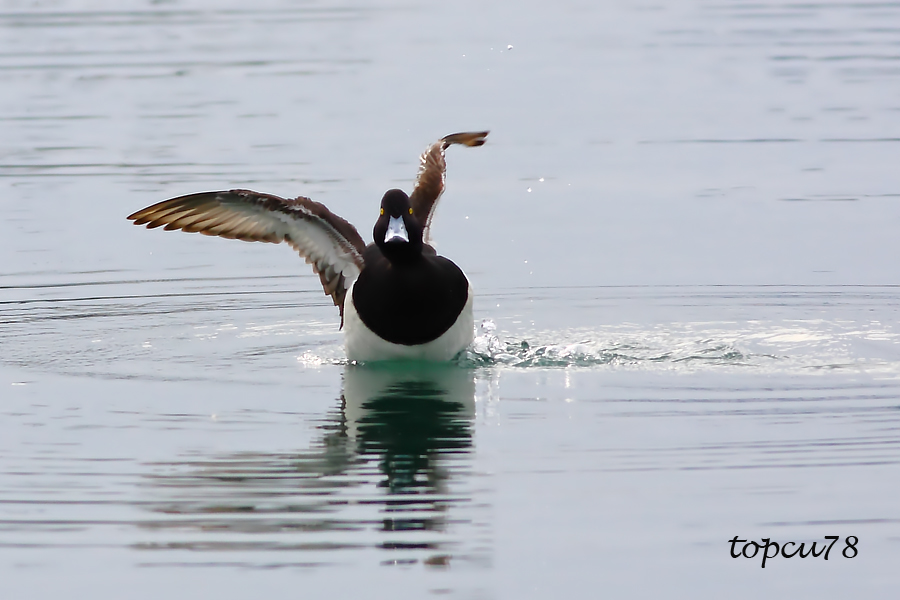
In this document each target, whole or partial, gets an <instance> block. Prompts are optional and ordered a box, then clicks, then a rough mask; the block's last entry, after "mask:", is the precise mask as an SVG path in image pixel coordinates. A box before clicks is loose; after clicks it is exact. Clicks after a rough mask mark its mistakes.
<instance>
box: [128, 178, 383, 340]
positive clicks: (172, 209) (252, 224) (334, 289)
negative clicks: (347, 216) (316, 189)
mask: <svg viewBox="0 0 900 600" xmlns="http://www.w3.org/2000/svg"><path fill="white" fill-rule="evenodd" d="M128 218H129V219H130V220H132V221H134V224H135V225H145V224H146V225H147V228H148V229H153V228H156V227H161V226H163V225H164V226H165V229H166V230H169V231H171V230H175V229H181V230H182V231H187V232H189V233H202V234H205V235H216V236H219V237H225V238H231V239H238V240H244V241H248V242H270V243H279V242H287V243H288V244H289V245H290V246H291V247H292V248H294V250H296V251H297V252H298V253H300V256H302V257H304V258H305V259H306V262H308V263H309V264H311V265H312V268H313V270H314V271H315V272H316V274H317V275H318V276H319V280H320V281H321V282H322V288H323V289H324V290H325V293H326V294H327V295H329V296H331V298H332V300H333V301H334V304H335V306H337V307H338V308H339V309H340V311H341V325H342V326H343V320H344V298H345V296H346V295H347V289H348V288H349V287H350V285H351V284H352V283H353V281H355V280H356V277H357V276H358V275H359V273H360V271H362V269H363V258H362V255H363V251H364V250H365V248H366V245H365V243H364V242H363V240H362V238H361V237H360V235H359V232H358V231H357V230H356V228H355V227H354V226H353V225H351V224H350V223H348V222H347V221H345V220H344V219H342V218H341V217H339V216H337V215H336V214H334V213H332V212H331V211H330V210H328V208H327V207H326V206H325V205H323V204H320V203H318V202H313V201H312V200H310V199H309V198H305V197H303V196H299V197H297V198H295V199H293V200H286V199H284V198H279V197H278V196H273V195H271V194H260V193H258V192H252V191H250V190H230V191H223V192H202V193H199V194H190V195H187V196H181V197H179V198H172V199H171V200H166V201H164V202H160V203H158V204H154V205H153V206H148V207H147V208H145V209H143V210H139V211H137V212H136V213H134V214H132V215H129V217H128Z"/></svg>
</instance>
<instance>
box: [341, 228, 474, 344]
mask: <svg viewBox="0 0 900 600" xmlns="http://www.w3.org/2000/svg"><path fill="white" fill-rule="evenodd" d="M363 259H364V261H365V265H366V266H365V268H364V269H363V270H362V273H360V275H359V278H358V279H357V280H356V283H355V284H354V285H353V305H354V306H355V307H356V312H357V313H359V317H360V319H362V322H363V323H365V325H366V326H367V327H368V328H369V329H371V330H372V331H373V332H374V333H375V334H377V335H378V336H379V337H381V338H382V339H385V340H387V341H389V342H393V343H395V344H404V345H407V346H413V345H416V344H424V343H426V342H430V341H432V340H435V339H437V338H439V337H440V336H441V335H442V334H444V333H446V331H447V330H448V329H450V327H451V326H452V325H453V324H454V323H455V322H456V318H457V317H458V316H459V314H460V313H461V312H462V309H463V307H464V306H465V305H466V301H467V300H468V298H469V282H468V281H467V280H466V276H465V275H464V274H463V272H462V271H461V270H460V268H459V267H457V266H456V265H455V264H453V263H452V262H451V261H449V260H447V259H446V258H444V257H443V256H436V255H434V254H433V253H423V255H422V256H421V258H419V259H418V260H416V261H414V262H412V263H410V264H402V265H398V264H391V263H390V262H389V261H388V260H387V259H386V258H385V257H384V255H382V254H381V251H380V250H379V249H378V247H377V246H375V245H374V244H370V245H369V246H368V247H367V248H366V251H365V254H364V255H363Z"/></svg>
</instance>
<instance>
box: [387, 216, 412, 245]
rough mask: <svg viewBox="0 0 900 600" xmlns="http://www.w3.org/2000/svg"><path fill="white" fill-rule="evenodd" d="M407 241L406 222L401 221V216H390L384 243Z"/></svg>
mask: <svg viewBox="0 0 900 600" xmlns="http://www.w3.org/2000/svg"><path fill="white" fill-rule="evenodd" d="M408 241H409V234H408V233H407V232H406V224H405V223H404V222H403V217H391V220H390V222H389V223H388V228H387V233H385V234H384V243H385V244H388V243H390V242H408Z"/></svg>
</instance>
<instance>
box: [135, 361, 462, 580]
mask: <svg viewBox="0 0 900 600" xmlns="http://www.w3.org/2000/svg"><path fill="white" fill-rule="evenodd" d="M474 409H475V381H474V374H473V372H472V371H468V370H464V369H460V368H459V367H455V366H451V365H422V364H415V365H413V364H385V365H377V366H355V365H354V366H347V367H346V368H345V371H344V382H343V393H342V396H341V399H340V405H339V408H338V410H336V411H334V412H333V413H330V414H329V415H328V416H327V417H326V419H325V421H324V422H323V423H322V424H321V425H320V426H319V427H320V429H321V430H322V435H321V437H320V438H319V439H318V441H316V442H314V443H313V445H312V448H310V449H308V450H303V451H298V452H296V453H279V454H265V453H253V452H242V453H229V454H221V455H214V456H210V457H204V458H201V459H198V460H189V461H179V462H177V463H166V464H157V465H154V466H155V467H156V468H155V470H156V471H157V473H156V474H154V475H152V476H149V477H148V479H149V480H150V481H149V483H150V486H151V487H152V488H154V489H155V490H156V492H157V494H158V495H157V498H158V499H159V500H158V501H154V502H151V503H149V505H148V508H149V509H150V510H151V511H152V512H154V513H156V514H157V515H166V516H158V517H157V518H154V519H153V520H148V521H145V522H143V523H141V524H140V525H141V527H143V528H145V529H154V530H157V531H158V530H166V529H177V530H179V531H180V532H181V533H182V534H183V533H184V532H185V530H188V531H190V532H193V534H194V535H191V536H190V537H191V538H196V537H199V538H201V539H192V540H191V541H187V540H185V539H184V538H183V537H182V536H179V541H178V542H171V543H170V542H162V543H148V544H139V545H138V546H139V547H141V548H144V549H162V548H169V549H189V550H194V551H197V550H201V551H202V550H211V549H216V550H228V549H234V550H243V551H248V550H254V549H256V550H278V549H281V550H301V549H305V550H325V549H329V550H338V549H348V548H358V547H372V546H375V547H380V548H385V549H391V550H406V551H409V552H412V553H414V554H415V552H416V551H420V550H428V551H431V553H432V554H431V555H430V556H427V557H422V559H423V561H424V562H425V563H426V564H443V562H442V561H445V559H446V558H447V556H446V555H441V554H438V555H435V554H433V552H434V551H435V550H437V549H439V548H443V547H445V546H447V545H448V544H449V545H454V546H457V545H458V544H459V543H460V542H459V540H450V539H447V536H446V535H445V532H446V531H447V528H448V524H449V523H451V520H450V519H449V517H448V512H449V511H450V510H451V509H452V508H453V507H460V508H461V509H462V507H461V505H463V504H466V501H467V500H468V498H466V497H464V495H461V494H459V493H456V494H453V493H451V492H450V488H457V485H456V484H457V483H458V484H459V487H461V488H465V487H466V486H465V485H463V479H464V478H465V474H466V473H467V471H468V468H469V458H470V452H471V446H472V423H473V417H474V413H475V410H474ZM159 471H162V472H159ZM160 496H161V497H160ZM463 511H464V509H463ZM373 512H374V513H375V514H373ZM172 515H177V517H174V516H172ZM469 522H470V520H469V519H467V518H465V516H464V515H456V516H455V518H454V519H453V520H452V523H453V524H454V525H459V526H462V527H464V525H465V523H469ZM222 533H232V534H236V533H239V534H253V535H252V536H251V537H250V538H247V537H246V536H243V535H242V537H241V539H240V541H239V542H238V541H237V540H232V539H224V538H226V537H228V536H223V535H222ZM301 534H302V535H301ZM270 558H271V557H270ZM267 560H270V559H267ZM416 560H418V557H415V556H406V557H400V562H404V561H405V562H415V561H416ZM391 562H397V560H394V561H391Z"/></svg>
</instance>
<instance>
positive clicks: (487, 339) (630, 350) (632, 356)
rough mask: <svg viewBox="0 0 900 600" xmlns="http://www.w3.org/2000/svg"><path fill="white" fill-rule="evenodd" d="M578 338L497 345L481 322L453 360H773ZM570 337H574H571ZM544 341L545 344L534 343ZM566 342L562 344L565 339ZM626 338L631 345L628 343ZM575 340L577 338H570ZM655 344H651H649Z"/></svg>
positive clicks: (670, 343)
mask: <svg viewBox="0 0 900 600" xmlns="http://www.w3.org/2000/svg"><path fill="white" fill-rule="evenodd" d="M577 333H578V332H562V333H557V334H549V335H546V336H541V335H540V334H539V335H538V336H536V337H537V338H538V339H532V340H531V341H529V340H525V339H506V340H501V339H500V338H499V337H498V336H497V334H496V325H495V324H494V323H493V321H491V320H485V321H482V323H481V324H480V325H479V326H478V328H477V331H476V336H475V340H474V341H473V342H472V344H471V345H470V346H469V348H467V349H466V350H465V351H464V352H463V353H462V354H461V355H460V356H459V357H457V362H458V363H459V364H460V365H461V366H467V367H485V366H494V365H506V366H514V367H522V368H526V367H593V366H601V365H622V366H629V365H630V366H640V365H644V364H653V363H674V364H677V363H692V362H697V363H703V364H720V365H741V364H748V363H749V362H750V361H752V360H754V359H758V358H761V357H763V358H767V359H777V358H778V357H776V356H773V355H765V354H760V355H756V354H752V353H749V352H747V351H742V350H740V349H738V348H737V347H736V346H735V345H733V344H731V343H727V342H723V341H721V340H716V339H711V338H705V339H698V340H685V339H681V340H665V341H664V340H661V339H656V340H654V339H653V337H655V336H647V335H642V336H637V337H636V336H625V337H624V339H623V337H622V336H617V337H618V339H614V338H613V337H611V336H609V335H602V334H601V335H600V336H599V338H600V339H596V338H597V337H598V336H597V335H596V333H597V332H593V333H594V335H593V336H591V337H583V338H581V339H578V341H573V338H574V335H577ZM573 334H574V335H573ZM541 337H546V338H550V339H540V338H541ZM567 338H568V339H567ZM592 338H594V339H592ZM629 338H631V339H629ZM574 339H577V338H574ZM654 342H655V343H654Z"/></svg>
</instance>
